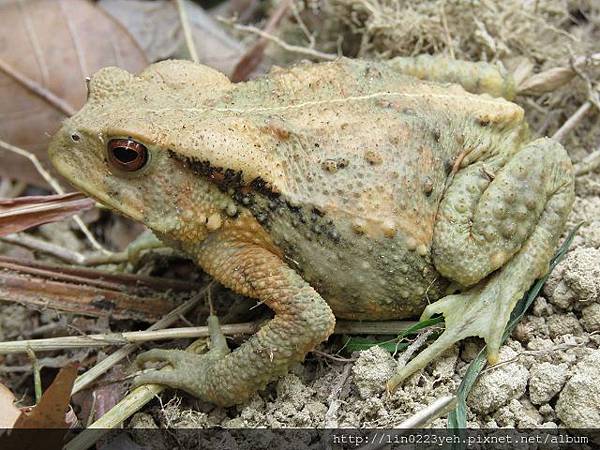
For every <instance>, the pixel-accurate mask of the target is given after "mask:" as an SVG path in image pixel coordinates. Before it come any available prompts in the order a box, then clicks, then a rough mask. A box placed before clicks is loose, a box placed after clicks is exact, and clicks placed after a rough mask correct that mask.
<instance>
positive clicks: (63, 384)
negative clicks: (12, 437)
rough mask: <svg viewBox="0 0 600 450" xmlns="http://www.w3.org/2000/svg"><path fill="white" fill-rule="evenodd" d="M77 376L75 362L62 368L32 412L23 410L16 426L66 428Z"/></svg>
mask: <svg viewBox="0 0 600 450" xmlns="http://www.w3.org/2000/svg"><path fill="white" fill-rule="evenodd" d="M76 377H77V366H76V365H75V364H70V365H68V366H66V367H63V368H62V369H60V371H59V372H58V375H56V378H55V379H54V381H53V382H52V384H51V385H50V386H49V387H48V389H46V390H45V391H44V393H43V394H42V398H41V399H40V402H39V403H38V404H37V405H36V406H35V407H34V408H33V409H32V410H31V412H28V413H25V412H23V413H22V414H21V415H20V416H19V418H18V419H17V421H16V422H15V425H14V428H37V429H48V428H66V427H67V423H66V421H65V415H66V414H67V411H68V409H67V408H68V406H69V400H70V399H71V390H72V389H73V383H74V382H75V378H76Z"/></svg>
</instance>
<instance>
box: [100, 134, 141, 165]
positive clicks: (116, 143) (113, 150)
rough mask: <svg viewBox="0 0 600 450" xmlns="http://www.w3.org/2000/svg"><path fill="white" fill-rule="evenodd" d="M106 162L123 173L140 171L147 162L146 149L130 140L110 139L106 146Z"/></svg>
mask: <svg viewBox="0 0 600 450" xmlns="http://www.w3.org/2000/svg"><path fill="white" fill-rule="evenodd" d="M106 149H107V154H108V162H109V163H110V165H112V166H113V167H115V168H117V169H119V170H123V171H125V172H135V171H136V170H140V169H141V168H142V167H144V166H145V165H146V163H147V162H148V149H147V148H146V146H145V145H143V144H140V143H139V142H136V141H134V140H132V139H111V140H110V141H108V145H107V146H106Z"/></svg>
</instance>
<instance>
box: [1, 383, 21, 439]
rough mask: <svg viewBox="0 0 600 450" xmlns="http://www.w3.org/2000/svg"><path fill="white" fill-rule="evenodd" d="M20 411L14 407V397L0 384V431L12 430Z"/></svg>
mask: <svg viewBox="0 0 600 450" xmlns="http://www.w3.org/2000/svg"><path fill="white" fill-rule="evenodd" d="M20 415H21V410H20V409H19V408H17V407H16V406H15V396H14V395H13V393H12V392H11V390H10V389H8V388H7V387H6V386H4V385H3V384H0V429H1V428H12V427H13V425H14V423H15V422H16V421H17V418H18V417H19V416H20Z"/></svg>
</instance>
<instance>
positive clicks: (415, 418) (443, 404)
mask: <svg viewBox="0 0 600 450" xmlns="http://www.w3.org/2000/svg"><path fill="white" fill-rule="evenodd" d="M455 404H456V396H454V395H448V396H445V397H441V398H438V399H437V400H435V401H434V402H433V403H432V404H430V405H429V406H427V407H426V408H425V409H423V410H421V411H418V412H417V413H415V414H413V415H412V416H411V417H409V418H408V419H406V420H405V421H404V422H402V423H401V424H400V425H398V426H395V427H394V428H401V429H402V430H408V431H393V432H390V433H387V434H389V438H388V439H384V442H382V441H381V440H379V442H377V439H375V436H369V438H370V439H369V440H368V442H371V443H370V444H366V445H363V446H362V447H358V450H379V449H381V448H385V447H387V446H388V445H389V442H390V441H389V439H392V441H391V442H394V441H393V440H394V439H395V438H397V437H400V436H402V435H404V434H405V433H407V432H410V430H414V429H422V428H425V427H427V425H428V424H430V423H431V422H433V421H434V420H435V419H437V418H438V417H442V416H443V415H445V414H447V413H448V412H449V411H450V410H451V409H452V408H454V405H455ZM379 436H381V434H379ZM386 437H387V436H386Z"/></svg>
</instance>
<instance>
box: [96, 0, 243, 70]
mask: <svg viewBox="0 0 600 450" xmlns="http://www.w3.org/2000/svg"><path fill="white" fill-rule="evenodd" d="M99 4H100V6H101V7H102V8H104V9H105V10H106V11H107V12H108V13H109V14H111V15H112V16H113V17H114V18H115V19H117V20H119V21H120V22H121V23H122V24H123V25H124V26H125V27H126V28H127V30H129V32H130V33H131V35H132V36H133V37H134V38H135V39H136V40H137V41H138V43H139V44H140V46H141V47H142V48H143V49H144V51H145V53H146V55H148V59H150V60H151V61H159V60H162V59H167V58H185V59H187V58H189V56H188V52H187V48H186V45H185V41H184V37H183V31H182V28H181V22H180V18H179V13H178V11H177V8H176V7H175V2H173V1H170V0H161V1H152V2H148V1H145V0H101V1H100V2H99ZM184 4H185V8H186V12H187V15H188V18H189V21H190V28H191V30H192V35H193V37H194V43H195V45H196V50H197V52H198V58H199V62H200V63H202V64H206V65H208V66H211V67H214V68H215V69H217V70H219V71H221V72H223V73H225V74H227V75H229V74H231V73H232V71H233V69H234V67H235V65H236V63H237V62H238V60H239V59H240V57H241V56H242V54H243V53H244V47H243V46H242V45H241V44H240V43H239V42H238V41H237V40H236V39H234V38H233V37H232V36H230V35H229V34H227V32H226V31H225V30H223V29H222V28H221V26H220V25H219V24H218V23H216V22H215V21H214V19H213V18H212V17H210V16H209V15H208V14H207V13H206V12H205V11H204V10H203V9H202V8H201V7H200V6H198V5H196V4H194V3H192V2H190V1H185V2H184Z"/></svg>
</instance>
